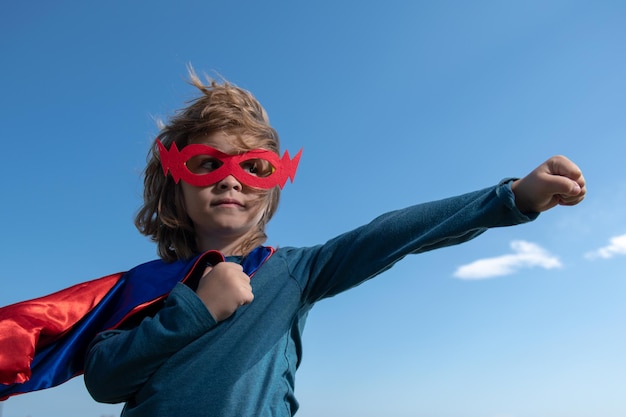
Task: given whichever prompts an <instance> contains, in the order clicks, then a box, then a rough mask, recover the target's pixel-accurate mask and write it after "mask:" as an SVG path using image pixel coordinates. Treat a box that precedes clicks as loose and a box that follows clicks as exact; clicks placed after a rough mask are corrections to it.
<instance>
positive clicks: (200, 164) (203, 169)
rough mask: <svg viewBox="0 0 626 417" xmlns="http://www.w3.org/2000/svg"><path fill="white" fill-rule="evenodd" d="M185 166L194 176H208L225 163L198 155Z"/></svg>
mask: <svg viewBox="0 0 626 417" xmlns="http://www.w3.org/2000/svg"><path fill="white" fill-rule="evenodd" d="M185 165H187V168H189V171H191V172H193V173H194V174H207V173H209V172H213V171H215V170H216V169H218V168H219V167H221V166H222V165H223V162H222V161H220V160H219V159H217V158H213V157H211V156H208V155H196V156H193V157H191V158H189V160H188V161H187V162H186V163H185Z"/></svg>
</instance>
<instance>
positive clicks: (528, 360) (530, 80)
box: [0, 0, 626, 417]
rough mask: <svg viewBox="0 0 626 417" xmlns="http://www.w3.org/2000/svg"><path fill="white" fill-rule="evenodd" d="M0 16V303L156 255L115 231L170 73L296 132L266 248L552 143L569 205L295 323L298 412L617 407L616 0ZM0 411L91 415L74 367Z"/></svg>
mask: <svg viewBox="0 0 626 417" xmlns="http://www.w3.org/2000/svg"><path fill="white" fill-rule="evenodd" d="M2 9H3V11H2V13H0V51H1V52H2V63H3V65H2V67H1V69H0V74H1V75H2V77H0V91H2V94H1V95H0V121H1V123H0V137H1V138H2V140H3V142H2V143H3V145H4V146H3V149H4V152H3V157H2V164H0V175H1V176H2V178H4V185H3V197H2V198H3V204H0V218H2V219H3V238H4V239H3V244H2V247H1V249H2V250H1V251H0V259H1V260H2V265H3V268H2V270H1V271H0V282H2V291H1V292H0V305H7V304H11V303H14V302H17V301H21V300H25V299H29V298H34V297H38V296H41V295H44V294H48V293H51V292H53V291H56V290H58V289H61V288H65V287H67V286H70V285H72V284H75V283H78V282H81V281H86V280H89V279H92V278H97V277H100V276H103V275H107V274H110V273H113V272H117V271H123V270H127V269H129V268H131V267H132V266H134V265H136V264H139V263H142V262H145V261H148V260H151V259H153V258H154V257H155V248H154V246H153V245H152V244H151V243H150V242H148V241H147V239H145V238H144V237H142V236H141V235H140V234H139V233H138V232H137V231H136V230H135V229H134V226H133V224H132V219H133V216H134V213H135V211H136V210H137V208H138V206H139V204H140V196H141V190H142V184H141V170H142V168H143V165H144V162H145V155H146V151H147V149H148V146H149V143H150V142H151V141H152V139H153V138H154V136H155V135H156V133H157V127H156V120H158V119H160V118H161V119H162V118H167V117H168V116H169V115H171V114H172V113H173V112H174V111H175V110H177V109H179V108H181V107H183V106H184V104H185V102H186V101H187V100H189V99H190V98H192V96H193V94H194V91H193V90H192V89H191V88H190V87H189V86H188V85H186V84H185V78H186V65H187V64H188V63H191V64H193V66H194V67H195V68H196V69H197V70H198V71H199V72H206V73H208V74H221V75H222V76H224V77H225V78H227V79H228V80H230V81H231V82H234V83H236V84H238V85H240V86H241V87H244V88H246V89H249V90H251V91H252V92H253V93H254V94H255V95H256V96H257V97H258V98H259V100H260V101H261V102H262V103H263V104H264V106H265V107H266V109H267V111H268V112H269V114H270V118H271V120H272V123H273V125H274V126H275V127H276V128H277V129H278V131H279V133H280V135H281V140H282V144H283V149H289V150H290V151H291V152H292V153H293V152H296V151H297V150H298V149H300V148H303V149H304V152H303V156H302V160H301V163H300V167H299V171H298V174H297V176H296V180H295V183H294V184H288V185H287V186H286V187H285V190H284V192H283V196H282V201H281V206H280V208H279V211H278V213H277V215H276V216H275V218H274V219H273V221H272V223H271V224H270V227H269V230H268V232H269V241H268V243H269V244H271V245H274V246H279V245H280V246H301V245H311V244H316V243H321V242H324V241H326V240H327V239H329V238H332V237H334V236H335V235H337V234H339V233H341V232H344V231H347V230H349V229H351V228H353V227H356V226H359V225H361V224H363V223H365V222H368V221H369V220H371V219H372V218H374V217H375V216H377V215H378V214H381V213H383V212H385V211H389V210H393V209H395V208H400V207H404V206H407V205H409V204H414V203H419V202H423V201H429V200H433V199H439V198H443V197H447V196H452V195H456V194H460V193H463V192H467V191H473V190H475V189H479V188H483V187H487V186H490V185H493V184H495V183H497V182H498V181H499V180H500V179H502V178H505V177H514V176H523V175H525V174H526V173H528V172H530V171H531V170H532V169H533V168H535V167H536V166H537V165H539V164H540V163H541V162H543V161H544V160H545V159H547V158H548V157H549V156H551V155H554V154H564V155H566V156H568V157H570V158H571V159H572V160H574V161H575V162H576V163H577V164H578V165H579V166H580V167H581V168H582V169H583V171H584V173H585V177H586V179H587V182H588V196H587V198H586V199H585V201H584V202H583V203H582V204H581V205H579V206H576V207H573V208H563V207H560V208H556V209H554V210H552V211H550V212H547V213H545V214H543V215H541V216H540V217H539V219H538V220H537V221H535V222H533V223H531V224H527V225H523V226H518V227H513V228H505V229H497V230H491V231H489V232H487V233H486V234H484V235H483V236H481V237H479V238H477V239H476V240H474V241H472V242H469V243H467V244H464V245H461V246H458V247H453V248H446V249H442V250H439V251H434V252H431V253H427V254H422V255H419V256H413V257H408V258H407V259H405V260H404V261H403V262H401V263H399V264H398V265H396V266H395V267H394V268H393V269H392V270H390V271H388V272H386V273H385V274H383V275H381V276H380V277H378V278H376V279H374V280H373V281H371V282H368V283H366V284H364V285H362V286H361V287H359V288H356V289H354V290H352V291H350V292H348V293H345V294H341V295H339V296H337V297H335V298H333V299H330V300H326V301H323V302H321V303H320V304H319V305H318V306H317V308H316V309H314V310H313V312H312V313H311V315H310V319H309V322H308V326H307V329H306V331H305V351H304V359H303V364H302V367H301V369H300V371H299V373H298V376H297V386H296V394H297V396H298V398H299V400H300V402H301V410H300V412H299V413H298V416H300V417H311V416H320V415H323V416H327V417H335V416H345V415H358V416H361V417H369V416H381V415H394V416H400V417H402V416H412V417H415V416H428V417H448V416H450V417H452V416H455V417H456V416H461V415H462V416H464V417H544V416H545V417H560V416H567V417H595V416H599V415H601V416H603V417H616V416H623V415H625V414H626V397H625V396H624V392H625V389H626V359H625V356H624V352H625V351H626V337H625V336H624V317H626V303H624V300H623V297H624V294H625V293H626V292H625V290H626V279H625V274H624V270H626V242H625V241H626V221H625V220H624V206H626V173H625V171H624V162H623V161H624V158H625V156H626V118H625V116H624V115H625V114H626V77H624V74H626V46H625V45H626V25H624V23H623V22H624V21H625V20H626V5H624V3H623V2H619V1H538V0H537V1H536V0H531V1H526V2H504V1H472V2H465V1H445V0H444V1H438V2H426V1H408V0H406V1H396V0H391V1H386V2H362V1H326V0H321V1H316V2H278V1H264V2H261V1H251V0H248V1H212V2H208V1H190V0H181V1H177V2H165V1H145V0H137V1H133V2H122V1H115V0H114V1H110V2H99V3H89V2H77V1H62V0H61V1H57V2H43V1H35V2H11V3H10V4H8V3H7V4H6V5H5V6H4V7H3V8H2ZM2 407H3V409H2V411H3V417H25V416H31V417H39V416H45V415H63V416H66V417H73V416H76V417H78V416H80V417H89V416H93V417H98V416H105V415H117V414H119V410H120V409H121V407H120V406H119V405H114V406H107V405H102V404H97V403H95V402H93V401H92V400H91V398H90V397H89V395H88V394H87V392H86V391H85V389H84V388H83V385H82V379H81V378H76V379H74V380H73V381H71V382H69V383H67V384H65V385H63V386H61V387H58V388H55V389H50V390H46V391H42V392H38V393H33V394H28V395H22V396H18V397H13V398H11V399H9V400H8V401H7V402H5V403H3V404H2Z"/></svg>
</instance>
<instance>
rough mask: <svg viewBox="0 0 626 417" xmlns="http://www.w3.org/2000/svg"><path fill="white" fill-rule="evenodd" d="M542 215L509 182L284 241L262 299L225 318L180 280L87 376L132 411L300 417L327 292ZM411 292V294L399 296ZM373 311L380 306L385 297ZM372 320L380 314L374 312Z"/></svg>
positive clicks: (98, 391) (144, 416) (102, 397)
mask: <svg viewBox="0 0 626 417" xmlns="http://www.w3.org/2000/svg"><path fill="white" fill-rule="evenodd" d="M533 217H536V216H534V215H533V216H526V215H524V214H522V213H520V212H519V210H518V209H517V208H516V207H515V202H514V196H513V193H512V191H511V188H510V183H505V184H501V185H499V186H496V187H491V188H488V189H485V190H481V191H476V192H474V193H468V194H465V195H462V196H458V197H453V198H449V199H445V200H441V201H435V202H430V203H425V204H420V205H416V206H412V207H408V208H405V209H401V210H397V211H394V212H390V213H386V214H383V215H381V216H379V217H378V218H376V219H374V220H373V221H372V222H370V223H369V224H367V225H364V226H362V227H359V228H357V229H355V230H353V231H350V232H347V233H344V234H342V235H340V236H337V237H336V238H334V239H331V240H330V241H328V242H327V243H325V244H322V245H318V246H313V247H303V248H293V247H281V248H279V249H277V250H276V253H275V254H274V255H272V257H271V258H270V259H268V261H267V262H266V263H265V264H263V266H262V267H261V268H260V269H259V270H258V271H257V273H256V275H255V276H254V279H252V280H251V282H250V284H251V285H252V292H253V294H254V301H252V302H251V303H250V304H247V305H245V306H242V307H240V308H238V309H237V310H236V311H235V312H234V313H233V315H231V316H230V317H229V318H228V319H226V320H224V321H220V322H216V321H215V319H214V318H213V317H212V316H211V315H210V313H209V312H208V310H207V309H206V307H205V306H204V303H203V302H202V301H201V300H200V298H199V297H198V296H197V295H196V294H195V292H194V291H193V288H189V287H188V286H186V285H184V284H177V285H176V287H175V288H174V289H173V290H172V292H171V293H170V296H169V297H168V298H167V300H166V301H165V303H164V304H163V305H162V308H161V309H160V310H159V311H158V312H157V313H156V314H154V315H153V316H150V317H147V318H146V319H145V320H143V321H142V322H141V323H140V324H139V325H137V326H130V327H125V328H122V329H114V330H109V331H104V332H102V333H100V334H98V335H97V336H96V338H95V340H94V341H93V343H92V345H91V346H90V348H89V350H88V355H87V358H86V361H85V384H86V386H87V389H88V390H89V392H90V393H91V395H92V397H93V398H94V399H96V400H97V401H100V402H106V403H118V402H124V403H125V407H124V410H123V412H122V416H123V417H153V416H162V417H167V416H185V417H206V416H220V417H241V416H258V417H287V416H292V415H293V414H294V413H295V412H296V411H297V409H298V402H297V400H296V397H295V393H294V389H295V375H296V369H297V368H298V365H299V364H300V361H301V359H302V349H303V347H302V333H303V329H304V326H305V323H306V318H307V315H308V313H309V311H310V310H311V309H312V308H313V306H314V305H315V304H316V303H317V302H318V301H320V300H322V299H325V298H328V297H332V296H334V295H337V294H339V293H341V292H343V291H346V290H348V289H350V288H352V287H354V286H356V285H359V284H360V283H362V282H364V281H366V280H368V279H370V278H372V277H374V276H376V275H378V274H380V273H381V272H383V271H385V270H387V269H389V268H391V267H392V266H393V265H394V263H395V262H397V261H399V260H401V259H402V258H403V257H405V256H406V255H408V254H416V253H421V252H425V251H428V250H432V249H436V248H441V247H445V246H449V245H454V244H458V243H461V242H465V241H467V240H469V239H472V238H474V237H476V236H478V235H479V234H481V233H482V232H484V231H485V230H486V229H487V228H490V227H498V226H508V225H513V224H519V223H524V222H527V221H529V220H532V218H533ZM227 260H231V261H235V260H234V259H227ZM416 274H417V273H416ZM381 279H382V278H381ZM406 301H407V299H406V297H403V295H402V294H401V295H400V297H399V300H398V302H399V303H401V302H406ZM371 314H372V315H377V314H379V312H378V311H377V306H372V309H371ZM362 319H363V322H364V323H368V322H369V318H368V316H367V315H365V316H363V317H362ZM393 319H394V314H390V315H389V320H393ZM403 320H404V321H407V322H408V323H410V320H409V318H408V317H404V318H403ZM406 331H407V332H410V331H412V329H411V328H410V326H407V327H406ZM372 332H376V329H372ZM373 359H374V358H373ZM365 365H366V364H365Z"/></svg>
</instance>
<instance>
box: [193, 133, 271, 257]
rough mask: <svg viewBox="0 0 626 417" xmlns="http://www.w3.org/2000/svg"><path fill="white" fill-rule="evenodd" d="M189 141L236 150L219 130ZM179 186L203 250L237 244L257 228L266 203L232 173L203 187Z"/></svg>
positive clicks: (232, 151)
mask: <svg viewBox="0 0 626 417" xmlns="http://www.w3.org/2000/svg"><path fill="white" fill-rule="evenodd" d="M190 143H199V144H205V145H209V146H211V147H213V148H215V149H218V150H220V151H222V152H224V153H227V154H235V153H237V152H236V151H235V150H234V148H233V147H232V146H231V137H230V136H228V135H227V134H225V133H222V132H218V133H214V134H212V135H209V136H202V137H199V138H197V139H192V140H191V141H190ZM181 187H182V190H183V197H184V201H185V207H186V210H187V215H189V217H190V218H191V220H192V221H193V224H194V226H195V230H196V235H197V240H198V244H199V246H200V248H199V249H200V250H202V251H206V250H211V249H215V250H222V251H225V250H227V249H228V248H230V249H232V248H235V247H237V246H238V244H239V243H241V242H242V240H243V239H245V238H246V237H247V236H248V235H249V234H250V233H251V232H255V231H256V227H257V225H258V223H259V221H260V220H261V217H262V215H263V211H264V208H265V205H266V204H267V202H266V199H265V198H263V196H262V195H261V194H260V193H259V191H257V190H256V189H254V188H250V187H247V186H244V185H243V184H241V183H240V182H239V181H238V180H237V179H236V178H235V177H234V176H232V175H228V176H227V177H226V178H224V179H222V180H220V181H218V182H216V183H215V184H212V185H209V186H206V187H196V186H194V185H190V184H187V183H186V182H184V181H181ZM227 255H236V254H235V253H227Z"/></svg>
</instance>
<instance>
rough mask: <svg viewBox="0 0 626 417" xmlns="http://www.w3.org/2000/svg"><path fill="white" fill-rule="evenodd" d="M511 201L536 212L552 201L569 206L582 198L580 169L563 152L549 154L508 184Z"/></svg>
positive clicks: (583, 184)
mask: <svg viewBox="0 0 626 417" xmlns="http://www.w3.org/2000/svg"><path fill="white" fill-rule="evenodd" d="M511 188H512V190H513V194H515V205H517V208H519V210H520V211H522V212H524V213H528V212H535V213H540V212H542V211H546V210H549V209H551V208H552V207H554V206H556V205H563V206H573V205H575V204H578V203H580V202H581V201H582V200H583V198H585V193H586V192H587V188H586V185H585V178H584V177H583V173H582V171H581V170H580V168H578V166H576V164H574V163H573V162H572V161H570V160H569V159H567V158H566V157H564V156H553V157H552V158H550V159H548V160H547V161H546V162H544V163H543V164H541V165H539V166H538V167H537V168H536V169H535V170H534V171H533V172H531V173H530V174H528V175H527V176H525V177H524V178H522V179H519V180H517V181H515V182H514V183H513V184H512V186H511Z"/></svg>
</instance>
